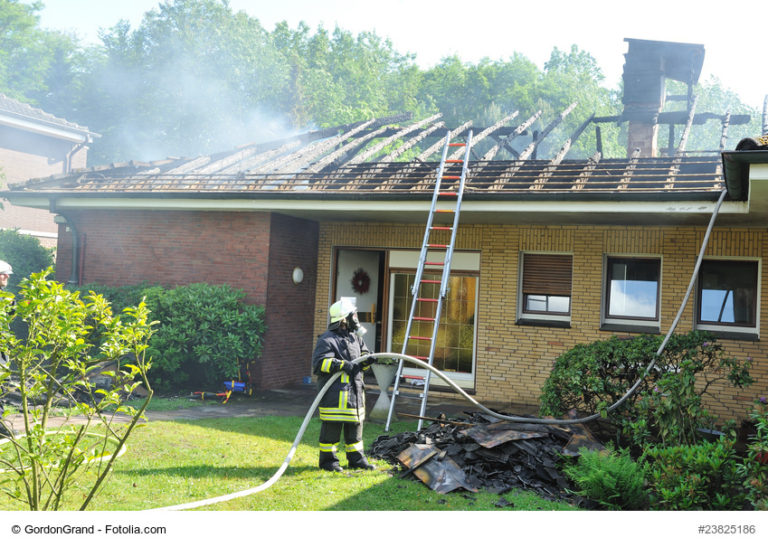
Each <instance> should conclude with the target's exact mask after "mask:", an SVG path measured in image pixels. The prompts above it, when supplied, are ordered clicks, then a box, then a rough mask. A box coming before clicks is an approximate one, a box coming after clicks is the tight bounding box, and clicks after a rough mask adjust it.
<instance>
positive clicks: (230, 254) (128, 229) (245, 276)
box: [56, 211, 269, 305]
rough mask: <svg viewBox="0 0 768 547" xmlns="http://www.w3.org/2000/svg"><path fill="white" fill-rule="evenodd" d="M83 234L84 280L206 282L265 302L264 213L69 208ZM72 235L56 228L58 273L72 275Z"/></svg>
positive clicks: (255, 301)
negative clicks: (72, 211) (57, 237)
mask: <svg viewBox="0 0 768 547" xmlns="http://www.w3.org/2000/svg"><path fill="white" fill-rule="evenodd" d="M67 216H68V217H70V218H71V219H72V221H73V222H74V224H75V226H76V228H77V231H78V233H79V235H80V239H81V241H84V245H82V247H81V249H80V256H81V274H80V280H81V282H82V283H101V284H104V285H110V286H121V285H135V284H138V283H141V282H142V281H147V282H150V283H159V284H163V285H169V286H174V285H187V284H189V283H210V284H213V285H224V284H226V285H229V286H231V287H236V288H239V289H242V290H244V291H245V292H246V294H247V301H248V302H249V303H251V304H260V305H265V304H266V286H267V285H266V284H267V265H268V259H269V256H268V253H269V214H266V213H240V212H178V211H87V212H76V213H71V214H68V215H67ZM71 267H72V234H71V233H69V232H66V228H65V227H64V226H62V227H60V232H59V247H58V253H57V262H56V272H57V276H58V278H59V280H61V281H67V280H68V279H69V278H70V272H71Z"/></svg>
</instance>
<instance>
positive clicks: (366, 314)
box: [334, 249, 384, 352]
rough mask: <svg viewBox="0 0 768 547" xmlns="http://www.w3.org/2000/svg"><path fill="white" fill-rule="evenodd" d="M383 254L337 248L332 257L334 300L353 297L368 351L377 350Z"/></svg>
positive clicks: (379, 339)
mask: <svg viewBox="0 0 768 547" xmlns="http://www.w3.org/2000/svg"><path fill="white" fill-rule="evenodd" d="M383 257H384V253H383V252H382V251H367V250H358V249H339V251H338V254H337V256H336V284H335V287H334V289H335V292H334V301H336V300H340V299H341V298H344V297H346V298H354V299H355V304H356V306H357V316H358V318H359V320H360V323H361V325H362V326H363V327H364V328H365V329H366V331H367V332H366V333H365V335H364V336H363V339H364V340H365V344H366V345H367V346H368V349H370V350H371V352H375V351H379V348H380V347H381V300H382V296H381V295H382V288H383V286H382V284H381V279H380V276H381V269H382V267H383V262H384V260H383Z"/></svg>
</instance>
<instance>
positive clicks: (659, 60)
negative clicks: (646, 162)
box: [622, 38, 704, 157]
mask: <svg viewBox="0 0 768 547" xmlns="http://www.w3.org/2000/svg"><path fill="white" fill-rule="evenodd" d="M624 41H625V42H628V43H629V48H628V50H627V53H625V54H624V58H625V62H624V76H623V78H624V97H623V100H622V102H623V103H624V113H623V114H622V118H623V119H624V120H626V121H628V122H629V129H628V136H627V156H630V155H631V154H632V152H633V151H634V150H635V149H640V155H641V156H643V157H654V156H656V155H657V150H658V147H657V142H656V141H657V137H658V117H659V113H660V112H661V111H662V109H663V108H664V102H665V97H666V79H667V78H671V79H673V80H678V81H681V82H684V83H686V84H687V85H688V99H689V106H690V101H691V99H692V90H693V85H694V84H696V82H698V80H699V75H700V74H701V67H702V64H703V63H704V46H703V45H699V44H683V43H677V42H657V41H652V40H636V39H632V38H625V39H624Z"/></svg>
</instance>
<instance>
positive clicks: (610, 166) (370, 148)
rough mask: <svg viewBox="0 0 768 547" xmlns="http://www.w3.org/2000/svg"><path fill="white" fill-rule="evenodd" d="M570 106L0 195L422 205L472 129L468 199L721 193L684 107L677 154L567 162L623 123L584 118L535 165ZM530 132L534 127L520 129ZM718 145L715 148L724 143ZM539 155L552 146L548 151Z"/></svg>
mask: <svg viewBox="0 0 768 547" xmlns="http://www.w3.org/2000/svg"><path fill="white" fill-rule="evenodd" d="M575 106H576V105H575V103H574V104H571V105H568V107H566V108H565V109H564V110H562V111H561V112H559V113H558V114H557V115H555V116H553V117H552V118H551V119H549V120H543V119H541V118H542V112H541V111H538V112H535V113H532V114H530V115H528V116H520V114H519V112H514V113H510V114H508V115H506V116H504V117H503V118H501V119H500V120H499V121H498V122H496V123H495V124H492V125H489V126H487V127H473V124H472V122H471V121H469V122H466V123H464V124H461V125H459V126H456V127H452V128H449V127H446V124H445V122H444V121H442V116H441V115H440V114H435V115H432V116H430V117H427V118H424V119H420V120H416V121H413V120H412V119H411V115H410V114H400V115H396V116H391V117H385V118H378V119H372V120H367V121H365V122H360V123H354V124H348V125H344V126H339V127H335V128H329V129H323V130H318V131H312V132H307V133H303V134H297V135H294V136H290V137H288V138H285V139H282V140H280V141H273V142H270V143H258V144H251V145H247V146H242V147H240V148H238V149H236V150H230V151H226V152H221V153H218V154H211V155H202V156H198V157H193V158H166V159H164V160H159V161H152V162H136V161H131V162H126V163H122V164H111V165H107V166H99V167H93V168H89V169H85V170H79V171H73V172H72V173H69V174H67V175H55V176H52V177H48V178H44V179H36V180H30V181H27V182H24V183H19V184H16V185H12V186H11V189H10V190H11V191H10V193H11V194H13V193H18V192H23V193H25V194H30V193H32V194H57V195H61V194H67V195H74V196H77V195H80V196H83V195H91V196H93V195H100V196H102V195H105V194H109V195H115V194H119V195H124V196H131V195H133V196H135V195H139V194H141V195H158V194H165V195H169V196H173V195H177V196H178V195H181V194H186V195H190V194H193V195H213V194H217V195H237V196H240V197H242V196H243V195H267V196H268V195H273V196H274V195H284V196H293V197H313V196H327V195H329V194H330V195H334V197H336V196H338V197H340V198H341V199H344V198H343V197H342V196H346V197H348V198H354V199H361V198H363V199H376V198H377V196H388V197H389V198H395V199H397V198H398V196H399V197H400V198H402V199H405V198H408V197H414V198H418V199H423V198H424V196H426V195H428V194H430V193H431V189H430V188H431V184H432V183H433V182H434V179H435V173H436V170H437V168H438V165H439V154H440V151H441V150H442V144H443V142H444V140H445V139H446V138H450V139H459V138H461V137H462V136H463V135H466V134H467V132H468V131H469V130H470V129H471V130H472V135H473V137H472V146H473V148H472V157H471V159H470V169H469V176H468V178H467V181H466V188H465V197H466V198H467V199H518V198H524V197H525V196H538V197H541V196H547V195H548V196H561V197H562V195H563V194H567V195H568V196H569V198H570V199H574V198H575V199H578V197H579V196H589V198H590V199H591V198H593V197H594V196H598V195H610V196H615V195H616V194H621V195H622V196H624V197H627V198H628V199H632V197H631V196H646V197H647V196H648V195H649V194H651V195H654V196H671V195H679V194H680V193H686V194H705V195H710V194H714V193H716V192H717V191H718V190H720V189H722V188H723V184H724V179H723V172H722V163H721V159H720V157H719V154H718V153H717V151H715V153H696V154H694V153H689V152H687V151H686V150H685V142H686V140H687V134H688V132H689V131H690V127H691V125H693V124H695V123H704V121H706V120H708V119H711V117H712V116H713V115H712V114H701V115H698V116H699V118H698V120H699V121H697V115H696V114H695V112H694V111H693V109H691V110H690V111H688V112H687V113H683V114H685V115H684V116H682V118H680V116H678V117H672V118H670V121H669V123H679V122H680V121H681V119H682V121H683V122H685V128H684V130H683V132H682V134H681V136H680V144H679V145H678V147H677V149H675V150H674V151H672V153H671V154H670V155H667V156H663V157H641V156H640V155H639V151H634V152H633V153H632V154H631V155H630V156H629V157H625V158H606V157H603V156H602V154H601V153H600V152H599V151H598V152H595V153H594V154H593V155H592V156H591V157H589V158H586V159H565V158H566V156H567V154H568V152H569V150H570V149H571V147H572V145H573V143H575V142H576V141H577V140H578V139H579V137H580V136H581V135H582V134H583V133H584V131H585V130H586V128H587V127H589V126H590V125H594V124H599V123H621V121H622V119H621V116H613V117H602V118H597V117H595V116H592V117H590V118H589V119H587V120H584V121H583V122H582V123H581V124H580V125H579V127H578V128H577V129H576V130H575V131H574V132H573V133H572V134H571V135H570V137H569V138H567V139H566V140H565V142H564V143H562V145H561V147H560V148H559V151H558V152H557V153H556V154H554V156H553V157H551V158H546V159H542V158H539V157H538V152H539V150H540V145H541V143H542V142H543V141H544V139H546V138H547V137H548V136H549V135H550V134H551V133H552V132H553V129H554V128H556V127H557V126H558V125H559V124H560V123H561V122H562V121H563V120H564V119H565V118H566V117H567V116H568V115H569V114H570V113H571V112H572V110H573V109H574V107H575ZM694 108H695V106H694ZM519 120H523V121H519ZM747 120H748V118H747ZM535 122H538V124H539V125H540V126H544V127H543V129H541V130H538V131H530V128H531V126H532V125H533V124H534V123H535ZM722 123H723V133H724V134H725V132H726V131H727V126H728V124H734V123H745V122H744V120H740V119H734V117H732V116H729V115H726V116H724V117H723V118H722ZM597 134H599V131H598V132H597ZM721 142H722V143H723V144H724V142H725V139H724V138H723V139H722V141H721ZM480 143H481V144H482V145H481V146H478V144H480ZM599 144H600V143H598V145H599ZM721 147H722V145H721ZM599 148H600V146H598V149H599ZM549 149H553V147H552V146H551V145H550V146H549ZM554 149H556V148H554ZM499 157H505V158H507V159H498V158H499ZM456 169H459V168H458V167H456ZM449 174H450V173H449ZM662 199H663V198H662ZM670 199H672V198H670Z"/></svg>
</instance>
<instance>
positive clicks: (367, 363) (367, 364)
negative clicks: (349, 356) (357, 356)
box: [360, 355, 376, 370]
mask: <svg viewBox="0 0 768 547" xmlns="http://www.w3.org/2000/svg"><path fill="white" fill-rule="evenodd" d="M375 364H376V357H374V356H373V355H368V356H366V357H365V359H363V360H362V361H360V367H361V368H362V369H363V370H368V369H369V368H371V365H375Z"/></svg>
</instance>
